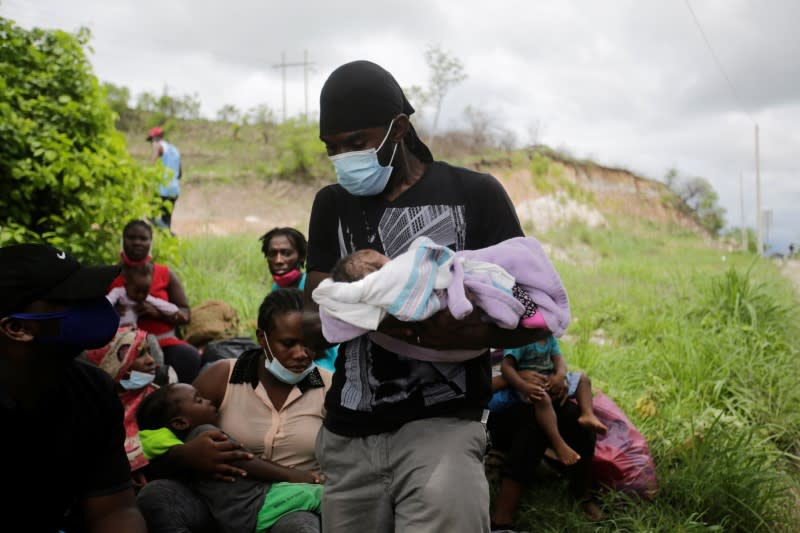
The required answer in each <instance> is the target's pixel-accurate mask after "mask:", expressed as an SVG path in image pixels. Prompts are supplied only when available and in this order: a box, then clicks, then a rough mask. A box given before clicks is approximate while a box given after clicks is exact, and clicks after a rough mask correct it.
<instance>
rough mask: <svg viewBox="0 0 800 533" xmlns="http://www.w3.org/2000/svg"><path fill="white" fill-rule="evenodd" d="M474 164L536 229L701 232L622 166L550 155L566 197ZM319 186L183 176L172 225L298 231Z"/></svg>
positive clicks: (491, 165)
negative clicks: (611, 222) (661, 227)
mask: <svg viewBox="0 0 800 533" xmlns="http://www.w3.org/2000/svg"><path fill="white" fill-rule="evenodd" d="M474 168H475V169H476V170H480V171H482V172H489V173H491V174H493V175H494V176H496V177H497V178H498V179H500V181H502V182H503V184H504V186H505V188H506V190H507V191H508V193H509V196H510V197H511V200H512V202H513V203H514V205H515V206H517V209H518V212H519V214H520V218H521V219H522V220H523V221H525V220H529V219H530V220H533V221H534V225H535V226H536V227H537V229H538V230H540V231H543V230H545V229H549V228H550V227H552V226H553V225H557V224H558V223H560V222H562V221H567V220H574V219H576V218H577V219H579V220H581V221H584V222H586V223H587V224H589V225H592V226H599V225H603V224H605V217H608V216H614V215H623V216H627V217H633V218H636V219H648V220H652V221H654V222H656V223H659V224H676V225H679V226H681V227H685V228H691V229H695V230H698V231H700V230H699V227H698V226H697V224H696V223H695V222H694V221H693V220H692V219H691V218H689V217H687V216H685V215H683V214H682V213H680V212H678V211H677V210H675V209H674V208H672V207H671V206H670V204H669V201H668V200H667V198H668V193H669V191H668V189H667V188H666V187H665V186H664V184H662V183H659V182H656V181H653V180H649V179H646V178H642V177H640V176H636V175H635V174H633V173H631V172H628V171H626V170H620V169H612V168H606V167H601V166H599V165H593V164H575V163H571V162H568V161H560V160H557V159H552V160H551V165H550V170H549V172H550V173H552V174H554V175H557V176H558V183H560V184H561V185H562V186H563V185H565V184H566V185H567V186H569V187H570V188H572V189H573V193H572V196H575V194H574V192H575V191H582V193H581V194H579V195H578V196H579V197H578V198H572V197H570V196H569V193H568V192H567V193H565V192H564V191H563V190H548V191H540V190H538V189H537V187H536V185H535V184H534V181H535V180H533V179H532V177H531V170H530V169H529V168H527V165H523V166H520V165H519V164H518V165H517V166H516V167H515V166H513V165H512V164H511V162H510V161H506V160H499V161H491V162H488V161H481V162H479V163H476V164H475V165H474ZM321 186H322V185H321V184H320V185H307V184H295V183H290V182H284V181H268V180H264V179H258V178H237V179H233V180H228V181H226V180H217V179H203V178H202V177H198V179H195V180H193V179H187V180H186V181H185V182H184V183H183V184H182V188H183V190H182V194H181V197H180V199H179V200H178V203H177V204H176V207H175V213H174V216H173V230H174V231H175V232H176V233H177V234H178V235H184V236H188V235H198V234H206V235H228V234H232V233H243V232H249V233H255V232H264V231H267V230H268V229H270V228H272V227H274V226H278V225H281V226H284V225H286V226H295V227H298V228H301V229H303V230H305V229H306V228H307V224H308V215H309V212H310V210H311V204H312V202H313V199H314V194H315V193H316V191H317V190H318V189H319V187H321ZM581 198H583V199H581ZM532 211H535V213H534V214H531V212H532Z"/></svg>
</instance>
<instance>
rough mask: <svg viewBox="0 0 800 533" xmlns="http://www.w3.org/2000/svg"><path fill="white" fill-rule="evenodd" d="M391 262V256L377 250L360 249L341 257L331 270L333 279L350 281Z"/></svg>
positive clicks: (361, 277) (356, 279)
mask: <svg viewBox="0 0 800 533" xmlns="http://www.w3.org/2000/svg"><path fill="white" fill-rule="evenodd" d="M388 262H389V258H388V257H386V256H385V255H383V254H382V253H380V252H377V251H375V250H369V249H366V250H358V251H357V252H353V253H352V254H350V255H346V256H344V257H342V258H341V259H339V260H338V261H337V262H336V264H335V265H334V266H333V270H331V277H332V278H333V281H343V282H345V283H350V282H353V281H358V280H360V279H363V278H364V276H366V275H367V274H371V273H372V272H376V271H378V270H380V269H381V267H382V266H383V265H385V264H386V263H388Z"/></svg>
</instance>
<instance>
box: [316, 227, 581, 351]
mask: <svg viewBox="0 0 800 533" xmlns="http://www.w3.org/2000/svg"><path fill="white" fill-rule="evenodd" d="M331 274H332V278H330V279H326V280H323V281H322V282H321V283H320V284H319V286H318V287H317V288H316V289H315V290H314V292H313V294H312V297H313V299H314V301H315V302H316V303H317V304H318V305H319V306H320V319H321V322H322V331H323V335H324V336H325V338H326V339H327V340H328V342H344V341H348V340H351V339H353V338H355V337H358V336H360V335H363V334H364V333H367V332H373V333H370V338H371V339H372V341H373V342H376V343H378V344H381V343H382V342H392V343H393V344H395V345H394V346H391V347H388V346H384V347H387V348H389V349H393V351H395V352H396V353H403V354H405V355H408V356H410V357H416V358H420V357H417V356H418V354H417V353H413V354H412V353H406V352H411V351H412V350H406V352H404V351H402V348H401V347H400V346H397V345H396V344H397V342H398V341H397V340H396V339H395V340H391V339H387V338H386V336H381V334H379V333H377V334H375V333H374V332H376V331H377V330H378V326H379V325H380V322H381V321H382V320H383V319H384V318H385V317H386V315H392V316H394V317H396V318H397V319H399V320H401V321H403V322H417V321H422V320H425V319H427V318H429V317H431V316H432V315H434V314H435V313H436V312H438V311H440V310H443V309H448V310H449V311H450V313H451V314H452V315H453V317H455V318H456V319H462V318H465V317H466V316H467V315H469V314H470V313H472V312H473V310H474V309H475V307H478V308H479V309H480V310H481V312H482V316H483V319H484V320H486V321H491V322H493V323H495V324H497V325H498V326H499V327H502V328H506V329H515V328H517V327H525V328H537V329H546V330H549V331H550V332H552V333H553V334H555V335H556V336H560V335H561V334H563V332H564V330H565V329H566V327H567V325H568V324H569V320H570V312H569V302H568V298H567V294H566V290H565V289H564V287H563V285H562V283H561V279H560V277H559V275H558V273H557V272H556V270H555V268H554V267H553V265H552V264H551V263H550V260H549V259H548V258H547V255H546V254H545V252H544V250H543V249H542V247H541V245H540V244H539V242H538V241H537V240H536V239H534V238H532V237H516V238H512V239H508V240H506V241H503V242H501V243H499V244H496V245H494V246H489V247H487V248H482V249H480V250H463V251H459V252H454V251H452V250H451V249H450V248H448V247H446V246H441V245H437V244H435V243H434V242H433V241H432V240H431V239H429V238H427V237H420V238H418V239H416V240H414V242H412V243H411V246H410V247H409V249H408V250H407V251H406V252H404V253H402V254H400V255H398V256H396V257H394V258H393V259H391V260H389V258H388V257H386V256H385V255H383V254H381V253H380V252H377V251H375V250H366V249H365V250H359V251H357V252H354V253H352V254H350V255H348V256H345V257H343V258H341V259H340V260H339V261H338V262H337V264H336V265H335V266H334V268H333V270H332V273H331ZM400 342H402V341H400ZM416 343H417V344H419V343H422V344H423V345H424V340H423V339H420V338H417V339H416ZM444 351H445V350H443V352H444ZM461 352H464V350H462V351H461ZM482 352H483V351H481V352H480V353H482ZM480 353H473V354H471V355H470V354H461V355H464V356H467V357H475V356H476V355H480ZM426 360H433V359H426ZM440 360H444V359H440Z"/></svg>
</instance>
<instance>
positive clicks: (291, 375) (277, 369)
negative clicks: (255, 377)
mask: <svg viewBox="0 0 800 533" xmlns="http://www.w3.org/2000/svg"><path fill="white" fill-rule="evenodd" d="M264 344H266V345H267V347H266V348H262V350H264V355H265V356H266V359H265V360H264V367H265V368H266V369H267V371H268V372H269V373H270V374H272V375H273V376H275V378H276V379H277V380H278V381H282V382H283V383H286V384H287V385H297V384H298V383H300V382H301V381H303V379H305V377H306V376H307V375H309V374H310V373H311V372H313V371H314V369H315V368H316V367H317V365H316V363H315V362H314V361H311V364H309V365H308V368H306V369H305V370H303V371H302V372H300V373H297V372H292V371H291V370H289V369H288V368H286V367H285V366H283V365H282V364H281V362H280V361H278V358H277V357H275V355H274V354H273V353H272V348H270V347H269V339H268V338H267V333H266V332H264Z"/></svg>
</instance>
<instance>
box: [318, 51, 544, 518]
mask: <svg viewBox="0 0 800 533" xmlns="http://www.w3.org/2000/svg"><path fill="white" fill-rule="evenodd" d="M413 112H414V108H413V107H412V106H411V104H410V103H409V102H408V100H406V98H405V95H404V94H403V91H402V89H401V88H400V85H399V84H398V83H397V81H395V79H394V77H393V76H392V75H391V74H390V73H389V72H387V71H386V70H384V69H383V68H382V67H380V66H378V65H376V64H374V63H371V62H368V61H355V62H352V63H347V64H345V65H343V66H341V67H339V68H338V69H336V70H335V71H334V72H333V73H332V74H331V75H330V77H329V78H328V80H327V81H326V82H325V85H324V86H323V88H322V93H321V96H320V139H321V140H322V141H323V142H324V143H325V146H326V149H327V152H328V155H329V156H330V159H331V162H332V163H333V165H334V167H335V170H336V175H337V180H338V183H337V184H334V185H329V186H327V187H324V188H323V189H321V190H320V191H319V192H318V193H317V196H316V198H315V200H314V205H313V207H312V211H311V220H310V224H309V247H308V263H307V264H308V279H307V281H306V287H305V294H306V302H307V304H306V305H307V309H316V306H315V304H314V303H313V300H312V299H311V294H312V292H313V290H314V289H315V288H316V287H317V285H319V283H320V282H321V281H322V280H323V279H325V278H326V277H327V276H328V275H329V274H328V273H329V272H330V271H331V269H332V267H333V266H334V264H335V263H336V261H337V260H338V259H339V258H340V257H343V256H344V255H347V254H350V253H352V252H355V251H357V250H362V249H373V250H377V251H379V252H381V253H383V254H385V255H387V256H389V257H390V258H393V257H395V256H397V255H399V254H401V253H403V252H405V251H406V250H407V249H408V247H409V245H410V244H411V242H412V241H414V239H416V238H417V237H421V236H426V237H429V238H430V239H432V240H433V241H434V242H435V243H437V244H441V245H444V246H448V247H450V248H452V249H453V250H456V251H458V250H468V249H478V248H484V247H487V246H490V245H493V244H497V243H499V242H501V241H503V240H506V239H509V238H512V237H518V236H522V235H523V232H522V228H521V227H520V224H519V220H518V219H517V216H516V213H515V211H514V207H513V205H512V204H511V201H510V199H509V197H508V195H507V193H506V192H505V190H504V189H503V187H502V185H501V184H500V183H499V182H498V181H497V180H496V179H495V178H494V177H492V176H490V175H488V174H480V173H477V172H474V171H471V170H468V169H464V168H459V167H454V166H451V165H449V164H447V163H444V162H440V161H434V160H433V156H432V154H431V152H430V150H429V149H428V147H427V146H425V144H424V143H423V142H422V141H421V140H420V138H419V137H418V136H417V133H416V131H415V130H414V127H413V126H412V124H411V122H410V120H409V115H411V114H412V113H413ZM309 329H310V328H309ZM380 329H381V331H382V332H383V333H386V334H389V335H392V336H394V337H397V338H400V339H402V340H404V341H407V342H410V343H413V344H418V345H420V346H424V347H428V348H442V349H456V348H465V349H476V348H477V349H485V350H486V351H485V352H484V353H483V354H482V355H481V356H479V357H476V358H473V359H469V360H466V361H463V362H455V363H431V362H425V361H419V360H415V359H410V358H407V357H402V356H399V355H398V354H396V353H393V352H391V351H389V350H386V349H384V348H382V347H380V346H378V345H376V344H373V343H372V342H371V341H370V340H369V339H368V337H367V336H366V335H363V336H361V337H358V338H356V339H353V340H351V341H348V342H346V343H343V344H342V345H341V346H340V348H339V357H338V358H337V361H336V372H335V374H334V377H333V384H332V387H331V389H330V391H329V392H328V394H327V398H326V402H325V407H326V410H327V416H326V418H325V422H324V427H323V429H322V430H321V431H320V434H319V436H318V438H317V457H318V458H319V461H320V465H321V468H322V471H323V472H324V473H325V475H326V476H327V481H326V483H325V492H324V497H323V509H322V517H323V529H324V530H325V531H330V532H334V533H335V532H339V531H351V530H353V529H354V528H358V527H363V525H364V524H369V525H370V527H371V528H372V529H371V530H372V531H376V532H391V531H398V532H411V531H414V532H427V531H430V532H438V531H464V532H471V531H476V532H488V531H489V530H490V523H489V488H488V483H487V481H486V477H485V473H484V466H483V456H484V453H485V451H486V447H487V434H486V431H485V428H484V426H483V424H481V419H482V416H483V412H484V408H485V406H486V404H487V403H488V400H489V397H490V396H491V368H490V361H489V352H488V349H489V347H490V346H492V347H516V346H521V345H524V344H528V343H530V342H533V341H535V340H537V339H538V338H539V337H540V336H543V335H546V334H547V332H546V331H544V333H543V330H530V329H517V330H504V329H501V328H499V327H497V326H495V325H492V324H488V323H484V322H482V321H481V319H480V315H479V311H477V310H476V312H475V313H473V314H472V315H470V316H469V317H467V318H466V319H463V320H455V319H454V318H453V317H452V315H450V313H449V312H448V311H446V310H445V311H442V312H440V313H438V314H437V315H435V316H434V317H432V318H430V319H428V320H425V321H423V322H415V323H401V322H398V321H396V320H393V319H391V318H389V319H387V320H384V322H383V323H382V324H381V328H380Z"/></svg>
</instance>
